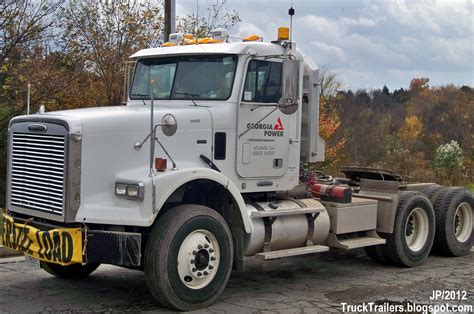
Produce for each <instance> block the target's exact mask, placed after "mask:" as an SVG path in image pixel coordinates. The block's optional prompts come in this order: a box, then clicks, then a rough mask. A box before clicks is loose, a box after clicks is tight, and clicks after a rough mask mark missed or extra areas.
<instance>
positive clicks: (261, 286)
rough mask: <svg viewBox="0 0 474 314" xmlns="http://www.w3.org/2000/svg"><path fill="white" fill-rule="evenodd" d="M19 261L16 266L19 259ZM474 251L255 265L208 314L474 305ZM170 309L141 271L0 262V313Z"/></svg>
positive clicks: (333, 255)
mask: <svg viewBox="0 0 474 314" xmlns="http://www.w3.org/2000/svg"><path fill="white" fill-rule="evenodd" d="M15 261H16V262H15ZM473 273H474V253H471V254H470V255H469V256H466V257H461V258H444V257H437V256H430V257H429V259H428V260H427V262H426V263H425V264H424V265H422V266H419V267H416V268H411V269H408V268H395V267H386V266H380V265H377V264H374V263H373V262H372V261H371V260H370V259H368V258H367V257H366V256H365V254H364V253H363V251H361V250H358V251H353V252H350V253H339V252H330V253H323V254H319V255H310V256H304V257H295V258H287V259H281V260H275V261H270V262H263V261H257V260H251V261H249V263H248V270H247V271H246V272H244V273H239V272H234V273H233V274H232V276H231V279H230V281H229V284H228V286H227V289H226V290H225V291H224V294H223V296H222V297H221V298H220V299H219V301H218V302H217V303H216V304H214V305H213V306H212V307H210V308H208V309H206V311H202V312H203V313H204V312H212V313H225V312H231V313H248V312H259V313H263V312H269V311H270V312H278V313H303V312H310V313H314V312H328V311H331V312H340V311H342V309H343V308H342V305H341V303H342V302H344V303H348V304H362V302H372V301H373V302H375V303H376V304H384V303H386V304H404V302H406V301H411V302H415V303H417V304H421V305H427V304H447V303H449V304H451V305H453V304H458V305H459V304H461V305H474V276H473ZM433 290H456V291H466V300H454V301H442V300H438V301H431V300H430V298H429V297H430V296H431V294H432V293H433ZM3 311H6V312H38V311H47V312H48V311H81V312H89V311H94V312H107V311H121V312H122V311H133V312H137V311H140V312H141V311H154V312H161V311H167V310H166V309H164V308H162V307H161V306H160V305H159V304H157V303H156V302H155V301H154V299H153V298H152V297H151V295H150V294H149V293H148V291H147V288H146V284H145V279H144V275H143V273H142V272H139V271H132V270H126V269H122V268H118V267H113V266H108V265H103V266H101V267H99V269H98V270H97V271H96V272H95V273H93V274H92V275H91V276H90V277H89V278H88V279H86V280H83V281H76V282H71V281H63V280H59V279H56V278H54V277H51V276H50V275H49V274H47V273H46V272H44V271H43V270H41V269H34V268H31V267H30V266H29V265H28V264H27V263H26V262H25V261H18V258H14V259H3V260H0V312H3Z"/></svg>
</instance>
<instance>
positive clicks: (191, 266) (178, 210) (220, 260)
mask: <svg viewBox="0 0 474 314" xmlns="http://www.w3.org/2000/svg"><path fill="white" fill-rule="evenodd" d="M233 253H234V250H233V242H232V236H231V233H230V230H229V227H228V226H227V223H226V222H225V220H224V218H223V217H222V216H221V215H219V214H218V213H217V212H216V211H214V210H212V209H210V208H208V207H205V206H200V205H181V206H178V207H175V208H173V209H171V210H170V211H168V212H166V213H165V214H164V215H163V216H162V217H161V218H160V219H159V220H158V221H157V223H155V225H154V227H153V229H152V231H151V234H150V237H149V239H148V242H147V245H146V250H145V278H146V283H147V286H148V288H149V290H150V292H151V294H152V295H153V296H154V297H155V299H156V300H158V302H160V303H161V304H163V305H165V306H167V307H170V308H173V309H177V310H181V311H189V310H195V309H200V308H203V307H207V306H209V305H211V304H212V303H213V302H214V301H215V300H217V299H218V298H219V296H220V295H221V294H222V292H223V291H224V288H225V286H226V284H227V281H228V279H229V276H230V273H231V270H232V261H233Z"/></svg>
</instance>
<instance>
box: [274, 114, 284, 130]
mask: <svg viewBox="0 0 474 314" xmlns="http://www.w3.org/2000/svg"><path fill="white" fill-rule="evenodd" d="M273 129H274V130H278V131H283V130H284V128H283V123H281V119H280V117H278V119H277V123H275V126H274V127H273Z"/></svg>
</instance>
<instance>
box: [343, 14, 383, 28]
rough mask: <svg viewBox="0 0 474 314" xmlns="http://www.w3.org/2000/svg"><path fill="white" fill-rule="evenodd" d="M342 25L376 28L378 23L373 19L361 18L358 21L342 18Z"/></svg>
mask: <svg viewBox="0 0 474 314" xmlns="http://www.w3.org/2000/svg"><path fill="white" fill-rule="evenodd" d="M340 21H341V23H342V24H344V25H348V26H363V27H374V26H375V25H376V22H375V21H374V20H372V19H368V18H365V17H359V18H357V19H355V18H352V17H346V16H344V17H342V18H341V19H340Z"/></svg>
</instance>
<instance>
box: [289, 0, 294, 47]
mask: <svg viewBox="0 0 474 314" xmlns="http://www.w3.org/2000/svg"><path fill="white" fill-rule="evenodd" d="M288 15H289V16H290V45H291V40H292V39H293V15H295V9H293V0H291V7H290V9H289V10H288Z"/></svg>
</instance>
